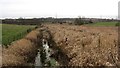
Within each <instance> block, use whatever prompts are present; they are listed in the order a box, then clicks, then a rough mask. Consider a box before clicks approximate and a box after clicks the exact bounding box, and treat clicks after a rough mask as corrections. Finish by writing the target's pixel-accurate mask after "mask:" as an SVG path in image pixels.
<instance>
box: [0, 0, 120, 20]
mask: <svg viewBox="0 0 120 68" xmlns="http://www.w3.org/2000/svg"><path fill="white" fill-rule="evenodd" d="M118 2H119V0H0V18H19V17H24V18H33V17H56V16H57V17H78V16H85V17H106V16H108V17H111V18H112V17H114V18H115V17H116V16H117V15H118Z"/></svg>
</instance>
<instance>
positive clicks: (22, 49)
mask: <svg viewBox="0 0 120 68" xmlns="http://www.w3.org/2000/svg"><path fill="white" fill-rule="evenodd" d="M39 34H40V33H39V31H38V30H34V31H32V32H30V33H29V34H28V35H27V36H26V37H25V38H23V39H20V40H18V41H16V42H13V43H12V44H11V45H10V46H9V47H8V48H3V58H2V60H3V61H2V62H3V64H2V65H3V66H28V65H29V63H30V62H33V61H34V58H35V56H36V53H37V47H38V46H37V42H38V41H39V36H38V35H39ZM35 41H37V42H35Z"/></svg>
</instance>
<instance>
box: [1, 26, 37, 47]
mask: <svg viewBox="0 0 120 68" xmlns="http://www.w3.org/2000/svg"><path fill="white" fill-rule="evenodd" d="M33 28H35V26H30V25H11V24H2V44H3V45H8V44H10V43H11V42H13V41H15V40H18V39H20V38H22V37H24V36H25V35H26V34H27V33H28V30H29V31H30V30H31V29H33Z"/></svg>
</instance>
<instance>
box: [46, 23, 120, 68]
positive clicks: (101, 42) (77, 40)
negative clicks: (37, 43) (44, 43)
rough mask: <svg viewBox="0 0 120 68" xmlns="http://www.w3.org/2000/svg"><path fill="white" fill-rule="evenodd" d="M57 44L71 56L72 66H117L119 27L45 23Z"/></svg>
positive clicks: (70, 63) (70, 62)
mask: <svg viewBox="0 0 120 68" xmlns="http://www.w3.org/2000/svg"><path fill="white" fill-rule="evenodd" d="M45 26H46V27H48V28H49V30H50V31H51V33H52V35H53V37H54V41H55V42H56V44H57V45H56V46H58V47H60V48H61V50H62V51H64V53H65V54H66V55H67V56H68V57H69V59H70V61H69V64H68V65H72V66H115V64H116V63H117V61H118V53H117V48H118V47H117V42H118V40H117V38H118V33H117V27H89V26H73V25H71V26H70V25H55V24H51V25H45Z"/></svg>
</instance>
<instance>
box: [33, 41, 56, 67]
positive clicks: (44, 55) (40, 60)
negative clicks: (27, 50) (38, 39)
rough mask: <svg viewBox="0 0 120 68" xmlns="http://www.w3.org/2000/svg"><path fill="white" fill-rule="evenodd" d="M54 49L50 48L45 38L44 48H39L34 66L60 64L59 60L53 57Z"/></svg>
mask: <svg viewBox="0 0 120 68" xmlns="http://www.w3.org/2000/svg"><path fill="white" fill-rule="evenodd" d="M51 55H52V49H51V48H49V45H48V42H47V41H46V40H45V39H43V41H42V48H39V49H38V53H37V56H36V58H35V63H34V66H35V68H38V67H44V66H47V67H51V66H58V63H57V61H56V60H55V59H54V58H51V57H50V56H51Z"/></svg>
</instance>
